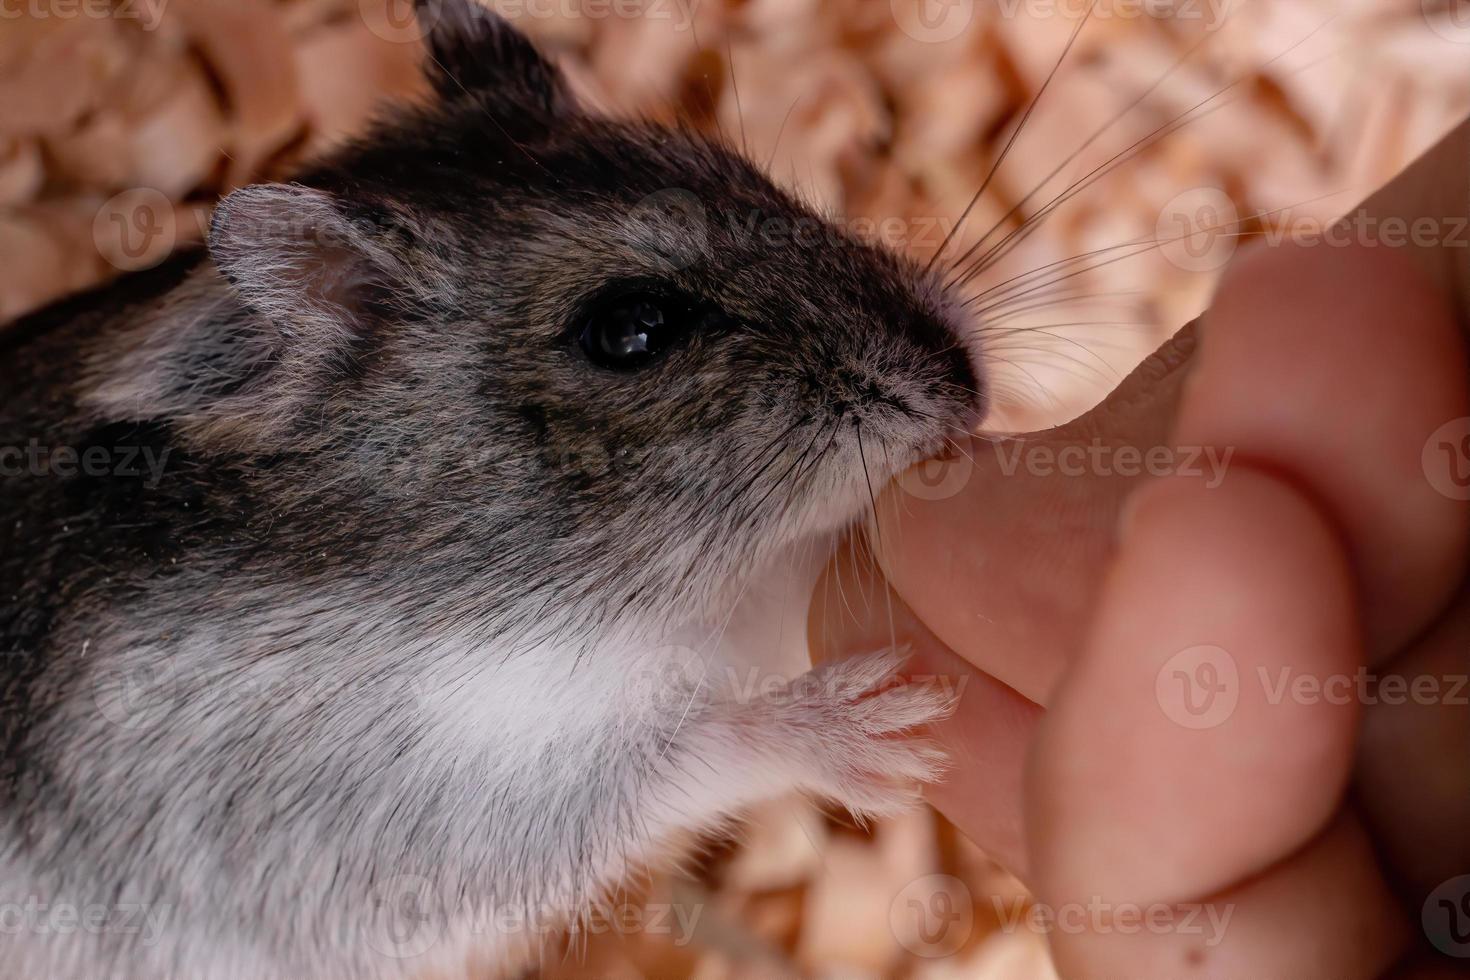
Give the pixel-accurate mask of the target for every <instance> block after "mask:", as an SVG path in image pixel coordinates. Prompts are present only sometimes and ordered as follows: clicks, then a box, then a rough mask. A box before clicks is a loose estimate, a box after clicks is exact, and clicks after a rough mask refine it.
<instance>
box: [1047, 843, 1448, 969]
mask: <svg viewBox="0 0 1470 980" xmlns="http://www.w3.org/2000/svg"><path fill="white" fill-rule="evenodd" d="M1208 844H1209V842H1208V841H1206V840H1203V839H1202V840H1201V845H1202V846H1208ZM1058 901H1059V902H1060V903H1061V904H1058V905H1057V906H1056V909H1057V920H1058V922H1059V923H1065V922H1066V921H1067V918H1066V917H1067V913H1068V910H1070V909H1072V908H1075V907H1077V903H1076V902H1070V903H1069V902H1066V901H1065V900H1058ZM1088 901H1089V902H1091V905H1092V908H1093V909H1094V910H1095V911H1094V913H1093V914H1092V915H1089V916H1086V917H1082V918H1080V919H1078V918H1076V917H1074V918H1073V919H1072V922H1073V923H1079V924H1080V927H1078V925H1069V926H1068V927H1067V928H1055V929H1053V931H1052V943H1051V946H1052V954H1053V957H1054V959H1055V960H1056V963H1057V966H1058V969H1059V972H1060V973H1061V975H1062V976H1065V977H1069V978H1076V980H1087V978H1092V977H1097V978H1110V980H1111V978H1117V977H1127V978H1128V980H1154V978H1158V980H1191V978H1198V980H1215V978H1230V980H1234V978H1237V977H1241V978H1250V977H1281V978H1286V977H1289V978H1291V980H1359V978H1361V980H1370V978H1371V980H1379V978H1380V977H1382V976H1383V973H1384V971H1385V970H1386V969H1387V968H1388V967H1389V966H1390V965H1391V964H1392V963H1393V962H1394V961H1395V959H1397V958H1398V957H1399V956H1400V955H1401V951H1402V950H1403V949H1404V948H1405V946H1406V945H1407V944H1408V942H1409V936H1410V934H1411V929H1410V927H1409V925H1408V924H1407V923H1406V922H1405V921H1404V918H1403V914H1402V912H1401V911H1400V910H1399V909H1398V908H1397V907H1396V905H1395V903H1394V900H1393V896H1392V895H1391V894H1390V893H1389V891H1388V890H1387V888H1386V887H1385V886H1384V883H1383V881H1382V879H1381V878H1379V876H1378V874H1377V872H1376V870H1375V869H1374V864H1373V852H1372V848H1371V846H1370V844H1369V842H1368V840H1367V838H1366V836H1365V835H1364V833H1363V831H1362V829H1361V827H1359V826H1358V825H1357V824H1356V823H1355V822H1354V821H1353V820H1352V819H1351V818H1350V817H1343V818H1340V819H1339V820H1337V821H1336V822H1335V823H1334V824H1333V825H1332V826H1331V827H1330V828H1329V829H1328V830H1327V831H1326V832H1325V833H1324V834H1323V835H1322V836H1320V837H1318V838H1316V839H1314V840H1313V841H1312V842H1311V843H1309V844H1308V846H1307V847H1306V848H1305V849H1304V850H1302V851H1301V852H1299V853H1297V854H1295V855H1293V856H1291V857H1290V858H1288V859H1286V860H1285V861H1283V862H1281V863H1280V864H1278V865H1276V866H1274V867H1272V868H1271V870H1270V873H1269V874H1265V875H1261V876H1259V877H1256V878H1252V879H1250V880H1248V881H1245V882H1243V883H1241V884H1240V885H1238V886H1236V887H1234V888H1231V889H1229V890H1227V891H1224V892H1221V893H1219V894H1216V895H1211V896H1207V897H1203V898H1200V899H1197V900H1193V901H1187V902H1181V903H1178V904H1166V903H1144V904H1137V905H1130V904H1128V903H1115V902H1110V901H1107V900H1105V899H1102V898H1100V897H1097V896H1089V898H1088ZM1413 976H1414V980H1428V976H1425V975H1413ZM1403 980H1409V977H1407V976H1406V977H1404V978H1403Z"/></svg>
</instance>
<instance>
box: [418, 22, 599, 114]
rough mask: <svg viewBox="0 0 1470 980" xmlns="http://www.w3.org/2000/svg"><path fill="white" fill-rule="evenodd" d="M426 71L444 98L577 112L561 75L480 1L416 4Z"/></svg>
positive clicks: (550, 110)
mask: <svg viewBox="0 0 1470 980" xmlns="http://www.w3.org/2000/svg"><path fill="white" fill-rule="evenodd" d="M416 4H417V9H418V18H419V24H420V26H421V28H422V30H423V31H424V34H425V38H424V40H425V44H426V46H427V48H428V55H429V59H428V64H427V65H426V67H425V71H426V73H427V74H428V76H429V81H430V82H432V83H433V85H434V89H435V91H437V92H438V93H439V96H440V97H441V98H444V99H446V100H448V99H458V98H462V97H464V96H465V95H466V94H467V93H470V94H484V95H493V96H496V97H497V98H502V99H505V100H507V101H510V102H512V103H514V104H516V105H519V106H522V107H525V108H527V109H531V110H535V111H537V112H540V113H543V114H548V115H554V114H556V113H559V112H562V111H564V110H566V109H569V108H571V106H572V97H571V92H570V90H569V89H568V88H567V83H566V78H565V77H564V76H563V75H562V73H561V71H560V69H558V68H557V67H556V66H555V65H553V64H552V63H551V62H550V61H548V60H546V58H544V57H543V56H542V55H541V53H540V52H539V51H537V50H536V48H535V46H534V45H533V44H532V43H531V42H530V40H529V39H527V37H526V36H525V35H524V34H522V33H521V32H520V31H518V30H516V29H515V28H513V27H511V26H510V24H509V23H507V22H506V21H505V19H504V18H503V17H501V16H500V15H499V14H497V13H495V12H493V11H492V10H490V8H488V7H486V6H485V5H484V4H483V3H480V2H478V0H416Z"/></svg>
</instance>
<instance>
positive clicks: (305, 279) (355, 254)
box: [209, 184, 406, 348]
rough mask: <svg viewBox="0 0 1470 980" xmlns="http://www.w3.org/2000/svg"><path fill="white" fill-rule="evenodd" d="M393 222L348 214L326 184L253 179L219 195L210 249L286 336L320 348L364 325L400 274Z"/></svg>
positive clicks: (250, 300)
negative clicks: (305, 338) (316, 186)
mask: <svg viewBox="0 0 1470 980" xmlns="http://www.w3.org/2000/svg"><path fill="white" fill-rule="evenodd" d="M392 235H393V229H392V228H389V227H387V226H386V225H385V224H383V223H381V222H380V223H377V224H374V223H373V222H372V221H371V220H370V218H369V216H367V215H366V214H358V215H356V216H355V217H352V218H350V217H349V216H348V214H347V213H346V211H345V210H344V208H343V207H342V205H341V204H340V202H339V201H338V200H337V199H336V198H334V197H333V196H332V195H330V194H328V193H327V192H325V191H320V190H316V189H314V188H309V187H303V186H301V185H299V184H255V185H252V186H250V187H243V188H241V189H240V190H237V191H235V192H234V193H233V194H231V195H229V196H228V197H226V198H225V199H224V200H223V201H221V202H220V204H219V206H218V208H216V209H215V212H214V220H213V222H212V223H211V225H210V232H209V251H210V254H211V256H212V257H213V258H214V262H215V265H216V266H217V267H218V268H219V270H220V272H221V273H222V274H223V275H224V276H225V278H226V279H227V280H229V282H230V284H231V285H232V286H234V288H235V291H236V293H238V294H239V296H240V298H241V299H243V300H244V301H245V302H246V303H247V304H248V305H249V306H250V307H251V308H252V309H254V310H255V311H256V312H257V313H259V314H261V315H262V316H264V317H265V318H266V319H267V320H269V321H271V323H272V324H274V325H275V327H276V329H277V330H279V331H280V333H281V335H282V336H283V337H284V338H290V337H292V336H293V335H297V334H304V333H309V334H312V335H313V336H312V343H313V344H314V345H316V346H318V347H319V348H328V347H331V346H334V345H333V343H332V341H333V340H334V339H336V340H341V339H345V338H347V337H349V336H351V335H354V334H357V333H359V332H361V331H362V330H364V329H366V327H367V326H368V324H369V323H370V321H371V320H372V319H373V318H374V317H375V315H376V314H377V311H378V308H379V299H380V298H381V297H382V296H384V295H385V294H386V291H387V290H388V289H389V288H391V287H393V286H395V285H398V284H400V283H402V281H403V279H404V278H406V277H405V269H404V267H403V264H402V263H401V262H400V261H399V260H398V259H397V258H396V257H395V253H394V251H393V250H392V248H391V237H392Z"/></svg>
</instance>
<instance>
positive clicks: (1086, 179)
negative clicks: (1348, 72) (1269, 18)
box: [951, 16, 1335, 287]
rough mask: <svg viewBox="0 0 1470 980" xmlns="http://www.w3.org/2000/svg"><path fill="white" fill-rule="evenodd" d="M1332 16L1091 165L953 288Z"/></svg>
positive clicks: (1301, 41)
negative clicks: (1267, 58)
mask: <svg viewBox="0 0 1470 980" xmlns="http://www.w3.org/2000/svg"><path fill="white" fill-rule="evenodd" d="M1334 19H1335V16H1334V17H1329V18H1328V19H1327V20H1325V21H1323V22H1322V23H1321V24H1319V25H1318V26H1317V27H1315V28H1313V29H1312V30H1311V31H1310V32H1308V33H1307V34H1306V35H1305V36H1304V37H1302V38H1301V39H1299V40H1298V41H1296V42H1295V43H1294V44H1292V45H1291V46H1290V47H1288V48H1287V49H1286V50H1284V51H1282V52H1281V53H1279V54H1277V55H1276V56H1274V57H1273V58H1271V59H1270V60H1269V61H1267V62H1266V63H1265V64H1263V65H1260V66H1257V67H1255V68H1252V69H1251V70H1250V71H1247V72H1242V73H1241V74H1240V75H1239V76H1238V77H1237V78H1235V80H1234V81H1232V82H1230V83H1229V84H1228V85H1226V86H1224V87H1223V88H1221V89H1219V90H1218V91H1217V92H1215V93H1214V94H1213V95H1211V96H1210V97H1208V98H1206V99H1203V100H1201V101H1200V102H1197V103H1195V104H1194V105H1193V106H1191V107H1190V108H1188V109H1186V110H1185V111H1184V112H1182V113H1180V114H1179V115H1177V116H1175V117H1174V118H1173V119H1171V120H1170V121H1168V122H1166V123H1164V125H1162V126H1160V127H1158V128H1157V129H1155V130H1154V131H1153V132H1152V133H1149V134H1148V135H1146V136H1143V137H1141V138H1140V139H1139V140H1137V141H1135V142H1134V143H1133V144H1132V145H1131V146H1128V147H1126V148H1125V149H1123V150H1121V151H1120V152H1119V153H1117V154H1115V155H1114V156H1112V157H1111V158H1109V159H1108V160H1106V161H1104V162H1103V163H1101V164H1099V165H1098V166H1097V167H1096V168H1094V169H1093V170H1092V171H1091V172H1089V173H1088V174H1086V175H1084V176H1083V177H1081V178H1079V179H1078V180H1077V181H1074V182H1073V183H1072V184H1071V186H1069V187H1068V188H1067V189H1066V190H1064V191H1062V192H1061V193H1060V194H1058V195H1057V196H1056V197H1054V198H1053V199H1052V200H1051V201H1050V202H1049V203H1048V204H1047V205H1046V206H1045V207H1043V208H1042V209H1041V210H1040V211H1038V212H1037V213H1036V214H1034V215H1032V216H1031V217H1029V218H1027V219H1026V220H1025V221H1024V222H1022V224H1021V225H1020V226H1018V227H1017V228H1015V229H1013V230H1012V231H1011V232H1010V233H1008V234H1007V235H1006V236H1005V237H1004V238H1002V239H1001V240H1000V241H999V242H997V243H996V244H995V245H994V246H992V247H991V248H990V249H988V250H987V251H986V252H985V253H984V254H983V255H981V256H980V257H979V259H977V260H976V262H975V263H974V264H973V265H972V266H971V268H970V269H969V271H967V272H965V273H964V274H963V275H962V276H959V277H958V278H954V279H952V280H951V285H952V286H955V287H962V286H964V285H965V284H966V283H968V282H970V281H971V280H973V279H974V278H975V277H976V276H978V275H979V274H981V273H982V272H984V271H985V270H986V269H988V268H990V267H991V266H993V265H995V264H996V263H997V262H999V261H1000V260H1002V259H1004V258H1005V257H1006V256H1007V255H1009V254H1010V253H1011V252H1013V251H1014V250H1015V249H1016V247H1017V246H1019V245H1020V244H1021V242H1023V241H1025V240H1026V239H1027V238H1028V237H1030V235H1031V234H1033V233H1034V231H1035V230H1036V229H1037V228H1039V227H1040V225H1041V223H1042V222H1043V221H1044V220H1045V219H1046V218H1047V217H1049V216H1050V215H1051V214H1053V213H1055V212H1056V210H1057V209H1058V208H1060V207H1062V206H1063V205H1065V204H1066V203H1067V202H1068V201H1071V200H1072V199H1073V198H1075V197H1076V196H1077V195H1078V194H1081V193H1082V192H1084V191H1086V190H1088V189H1089V188H1091V187H1092V186H1094V185H1095V184H1097V183H1098V182H1099V181H1100V180H1102V179H1104V178H1106V177H1108V176H1110V175H1111V174H1113V173H1114V172H1116V171H1117V170H1118V169H1119V168H1121V167H1123V166H1126V165H1127V164H1128V163H1130V162H1132V161H1133V160H1135V159H1137V158H1138V157H1139V156H1140V155H1141V154H1143V153H1144V152H1145V151H1147V150H1148V149H1150V148H1152V147H1153V146H1155V145H1157V144H1158V143H1159V142H1160V141H1162V140H1164V139H1166V138H1168V137H1169V136H1172V135H1173V134H1174V133H1176V132H1178V131H1179V130H1181V129H1183V128H1184V127H1186V126H1188V125H1190V124H1191V123H1195V122H1198V121H1200V120H1201V119H1205V118H1207V117H1208V116H1210V115H1212V114H1213V113H1215V112H1217V111H1219V110H1220V109H1223V108H1225V107H1226V106H1228V105H1230V104H1232V102H1233V101H1234V100H1231V101H1227V102H1224V103H1221V104H1220V105H1217V106H1214V107H1213V108H1211V109H1209V110H1208V111H1206V112H1203V113H1200V114H1199V115H1197V116H1196V115H1194V113H1196V112H1198V111H1199V110H1200V109H1202V108H1204V107H1206V106H1209V105H1210V104H1211V103H1213V102H1215V101H1217V100H1218V99H1219V98H1220V97H1221V96H1223V95H1225V94H1226V93H1228V92H1230V91H1231V90H1232V89H1234V88H1236V87H1238V86H1239V85H1240V84H1241V83H1242V82H1246V81H1249V80H1250V79H1252V78H1255V77H1257V76H1258V75H1259V74H1260V72H1261V70H1262V69H1264V68H1268V67H1270V66H1271V65H1273V64H1275V63H1276V62H1277V61H1280V60H1281V59H1282V58H1284V57H1286V56H1287V55H1289V54H1291V53H1292V52H1293V51H1295V50H1297V49H1298V48H1300V47H1301V46H1302V45H1303V44H1306V43H1307V42H1308V41H1310V40H1311V39H1312V38H1313V37H1315V36H1316V35H1317V34H1318V33H1319V32H1320V31H1321V30H1322V28H1324V27H1326V26H1327V25H1328V24H1330V23H1331V22H1332V21H1333V20H1334ZM1317 63H1318V62H1313V63H1311V64H1308V65H1306V66H1303V68H1301V69H1298V71H1303V70H1306V69H1308V68H1311V67H1313V65H1315V64H1317ZM1175 67H1176V68H1177V67H1178V66H1177V65H1176V66H1175ZM1173 70H1175V69H1170V71H1171V72H1172V71H1173ZM1191 117H1192V118H1191ZM1048 179H1050V178H1048ZM1038 189H1039V188H1038Z"/></svg>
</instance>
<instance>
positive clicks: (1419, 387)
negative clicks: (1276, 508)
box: [1176, 243, 1470, 659]
mask: <svg viewBox="0 0 1470 980" xmlns="http://www.w3.org/2000/svg"><path fill="white" fill-rule="evenodd" d="M1466 385H1467V368H1466V361H1465V352H1464V338H1463V337H1462V336H1461V335H1460V331H1459V327H1458V325H1457V323H1456V321H1455V318H1454V315H1453V313H1452V312H1451V310H1450V308H1449V306H1448V305H1447V304H1446V302H1445V299H1444V298H1443V297H1442V295H1441V294H1440V292H1439V291H1438V289H1437V287H1436V286H1435V285H1434V284H1433V283H1432V282H1431V281H1430V280H1429V278H1428V277H1427V276H1426V275H1425V274H1424V273H1423V271H1422V270H1421V269H1420V268H1419V267H1418V266H1417V265H1415V264H1414V262H1412V261H1411V260H1410V259H1409V258H1408V257H1407V256H1406V255H1405V254H1403V253H1402V252H1401V251H1400V250H1398V249H1391V248H1382V247H1366V246H1356V245H1355V246H1350V247H1333V246H1331V245H1328V244H1325V243H1323V244H1319V245H1316V246H1291V247H1284V248H1277V249H1258V250H1254V251H1252V252H1250V253H1247V254H1246V255H1245V256H1244V257H1243V258H1242V259H1241V261H1239V262H1237V263H1236V264H1235V265H1234V266H1233V267H1232V268H1231V269H1230V271H1229V272H1228V273H1227V275H1226V277H1225V280H1224V282H1223V283H1222V285H1221V288H1220V291H1219V294H1218V295H1217V296H1216V298H1215V301H1214V303H1213V304H1212V306H1211V309H1210V311H1209V312H1208V313H1207V314H1206V315H1205V317H1204V321H1203V324H1202V329H1201V344H1200V350H1199V353H1198V354H1197V355H1196V356H1195V365H1194V369H1193V372H1192V374H1191V377H1190V381H1189V386H1188V388H1189V390H1188V391H1187V393H1186V395H1185V397H1184V399H1183V401H1182V407H1181V410H1180V417H1179V427H1178V430H1177V434H1176V438H1177V439H1178V441H1180V442H1181V443H1188V444H1192V445H1201V446H1215V447H1220V448H1221V449H1222V450H1224V451H1233V452H1234V453H1235V458H1236V459H1246V460H1249V461H1250V462H1251V463H1252V464H1254V465H1257V466H1266V467H1269V468H1271V469H1273V470H1276V471H1277V472H1280V473H1283V474H1286V475H1287V478H1288V479H1290V480H1292V481H1294V482H1296V483H1298V484H1299V485H1300V486H1302V487H1303V489H1305V490H1306V492H1307V493H1308V494H1310V495H1311V496H1313V497H1315V498H1316V499H1318V500H1320V501H1322V503H1324V504H1325V505H1326V506H1327V509H1328V511H1329V512H1330V514H1331V515H1332V517H1333V519H1334V520H1335V522H1336V523H1337V524H1338V526H1339V528H1340V530H1341V532H1342V534H1343V535H1344V538H1345V541H1346V543H1347V546H1348V549H1349V551H1350V553H1351V555H1352V557H1353V564H1354V567H1355V569H1356V571H1357V575H1358V579H1359V580H1360V582H1361V583H1362V595H1363V607H1364V616H1365V620H1366V627H1367V631H1368V635H1369V641H1370V651H1371V653H1372V654H1373V656H1374V659H1381V658H1382V657H1383V656H1385V655H1387V653H1388V652H1389V651H1392V650H1396V649H1400V648H1401V647H1402V645H1403V644H1404V643H1405V642H1407V641H1408V640H1409V639H1410V638H1412V637H1413V636H1414V635H1416V634H1417V633H1418V632H1420V631H1421V630H1423V629H1424V628H1425V626H1426V625H1427V624H1428V623H1429V622H1431V621H1432V620H1433V618H1434V617H1435V616H1436V615H1437V614H1438V612H1439V611H1440V610H1441V609H1443V608H1444V606H1445V604H1446V603H1447V602H1448V601H1449V599H1450V597H1451V596H1452V595H1453V594H1454V592H1455V591H1456V590H1457V589H1458V585H1459V581H1460V577H1461V575H1462V573H1463V569H1464V565H1465V560H1466V551H1467V541H1470V508H1467V507H1466V506H1465V504H1464V502H1463V501H1462V500H1458V499H1455V497H1454V496H1453V495H1451V494H1449V493H1446V492H1445V490H1446V489H1453V488H1452V487H1446V486H1445V485H1444V484H1443V483H1442V482H1441V481H1439V480H1433V479H1431V478H1430V475H1431V474H1427V473H1426V469H1425V462H1424V460H1425V446H1426V443H1428V442H1429V441H1430V440H1431V437H1432V436H1433V435H1434V433H1436V431H1438V430H1441V429H1442V428H1443V427H1444V426H1445V424H1446V423H1449V422H1452V420H1454V419H1458V418H1464V417H1465V416H1466V415H1467V414H1470V394H1467V387H1466ZM1466 432H1467V435H1470V421H1467V426H1466ZM1466 465H1470V459H1467V460H1466Z"/></svg>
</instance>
